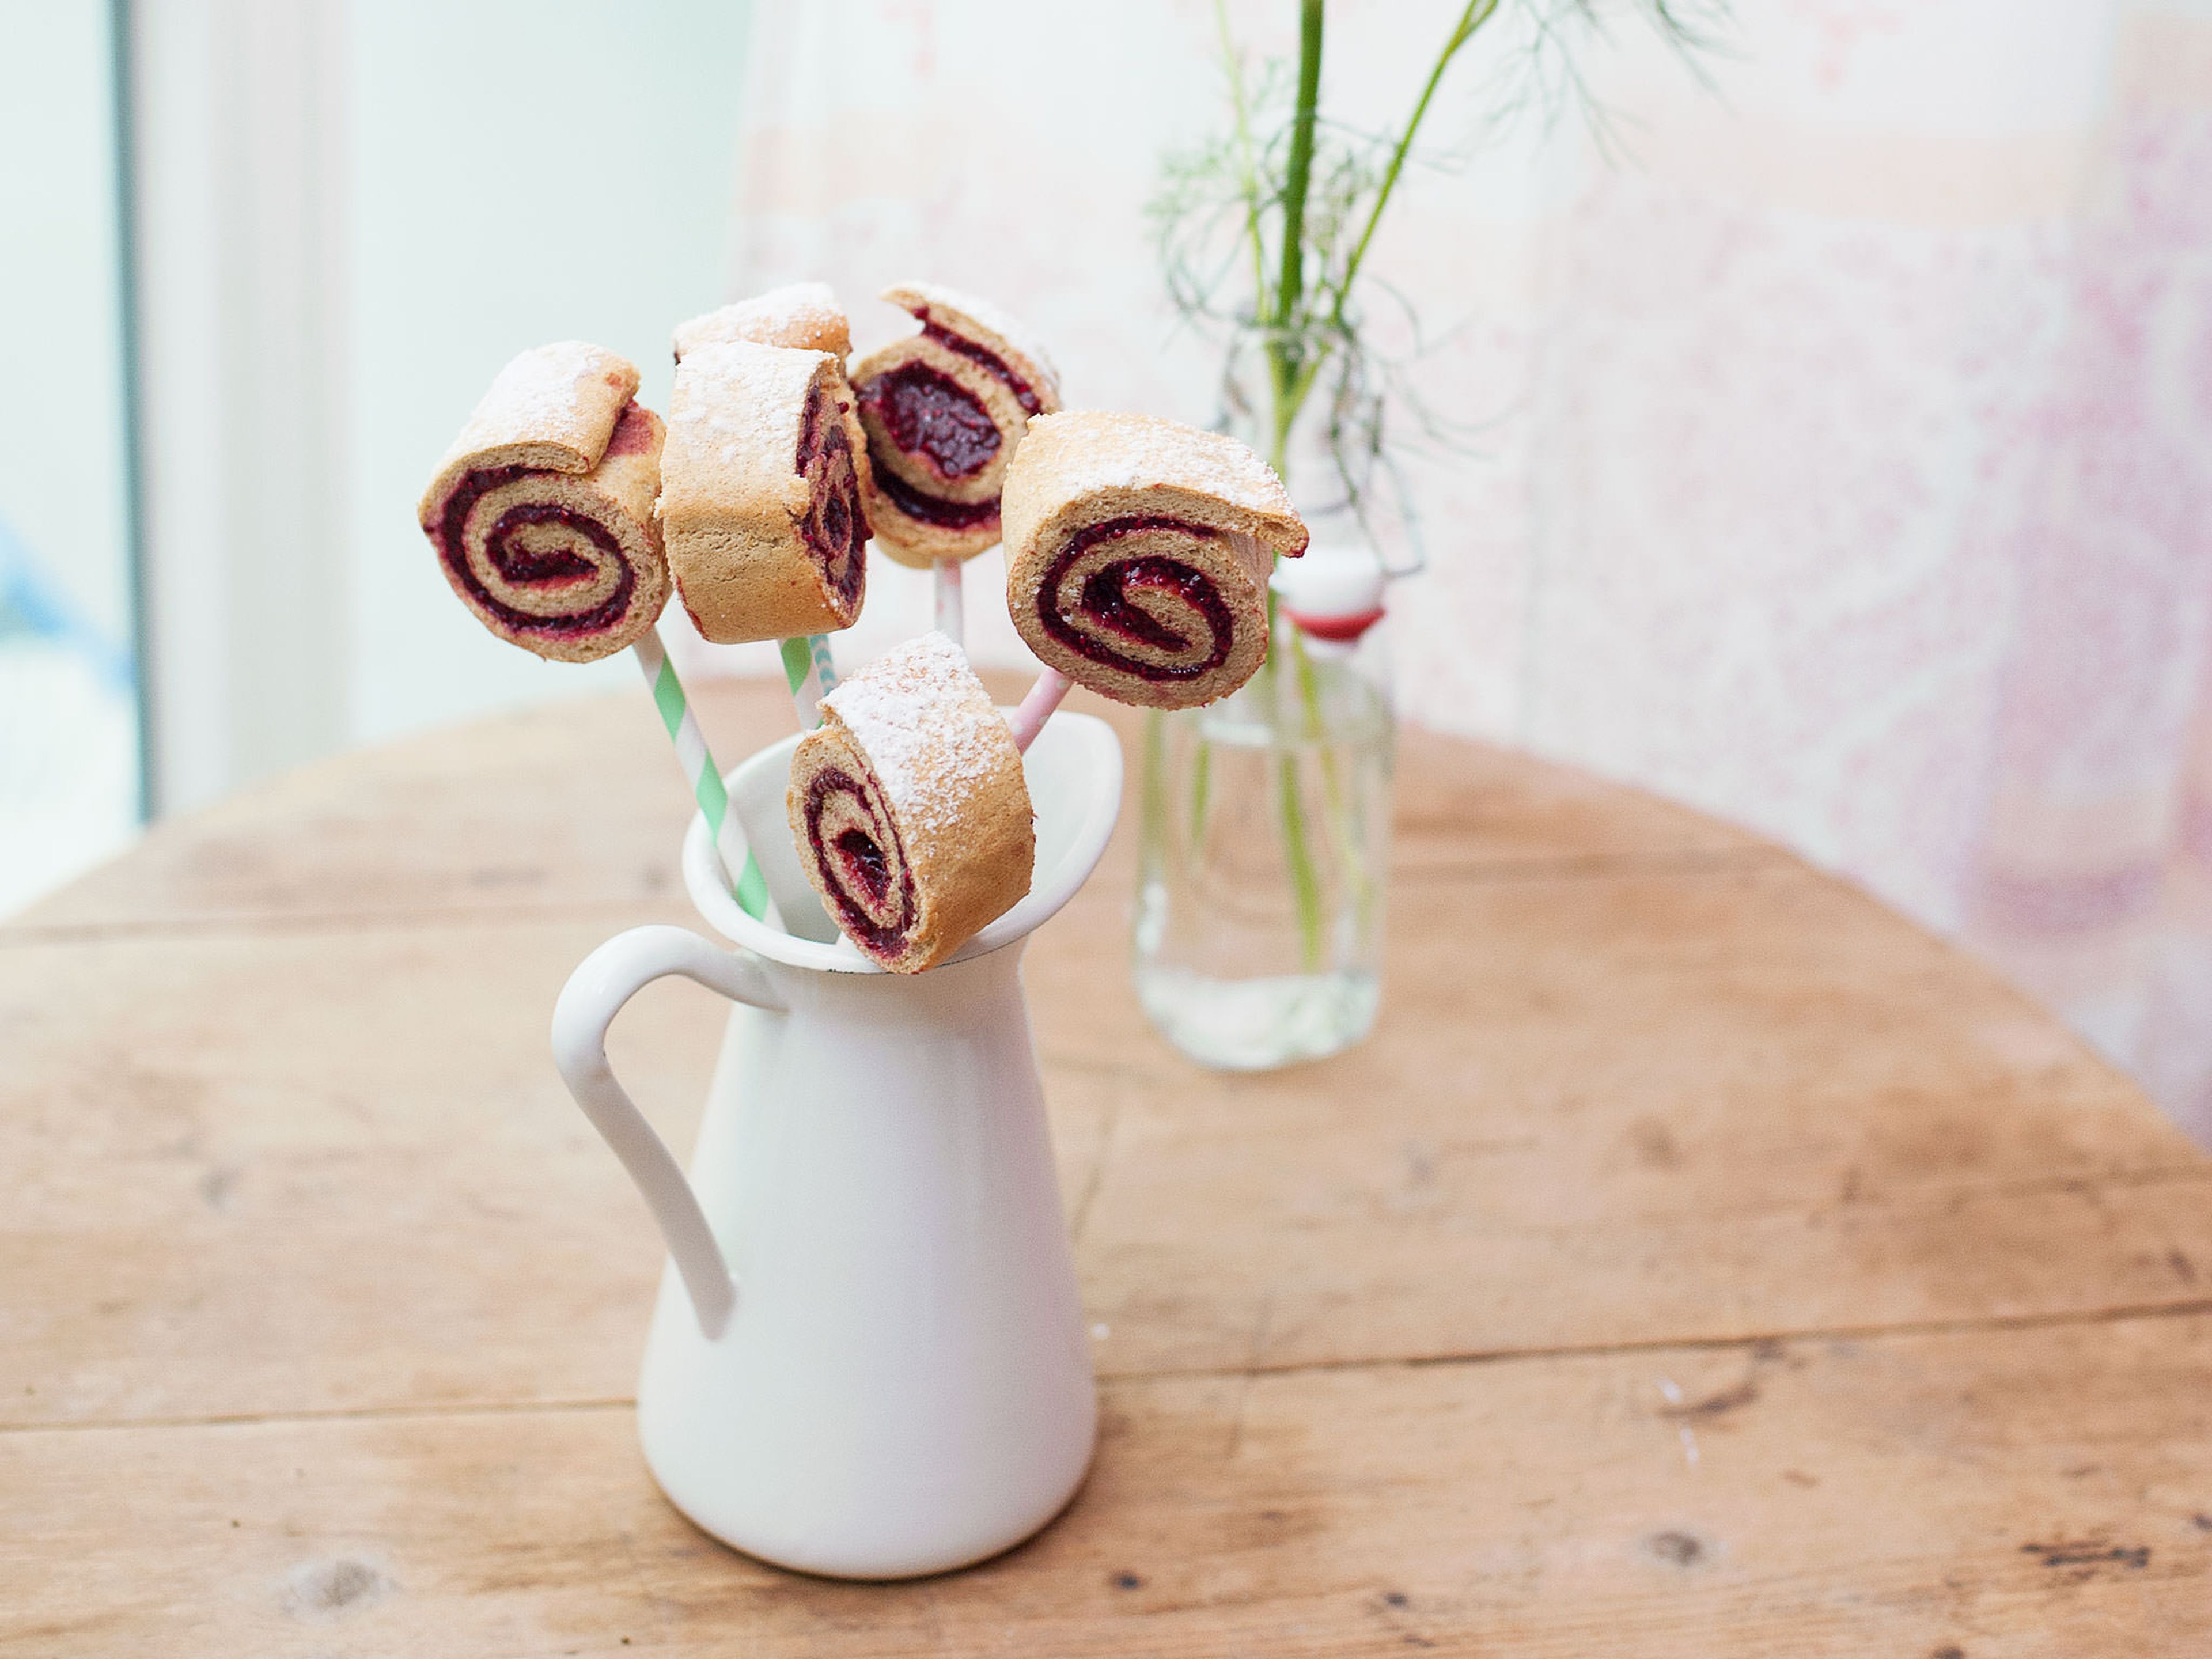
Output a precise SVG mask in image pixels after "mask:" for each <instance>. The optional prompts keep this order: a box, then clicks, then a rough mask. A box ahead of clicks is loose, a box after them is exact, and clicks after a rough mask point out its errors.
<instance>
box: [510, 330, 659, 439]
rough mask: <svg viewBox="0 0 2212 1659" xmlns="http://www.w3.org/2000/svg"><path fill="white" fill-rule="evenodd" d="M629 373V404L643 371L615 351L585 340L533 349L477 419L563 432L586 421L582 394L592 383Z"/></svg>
mask: <svg viewBox="0 0 2212 1659" xmlns="http://www.w3.org/2000/svg"><path fill="white" fill-rule="evenodd" d="M625 372H626V373H627V376H628V379H629V386H628V388H627V389H626V390H625V391H624V392H623V402H625V403H627V402H628V401H629V398H630V397H631V396H632V395H633V394H634V393H635V392H636V390H637V370H636V369H635V368H632V367H631V365H630V364H629V363H628V362H624V361H623V359H622V358H620V357H617V356H615V354H614V353H613V352H611V351H609V350H607V349H605V348H604V347H600V346H595V345H588V344H586V343H585V342H583V341H581V340H560V341H556V342H555V343H553V344H551V345H542V346H537V347H533V348H532V349H530V350H528V351H526V352H524V353H522V354H521V356H518V357H516V358H515V359H514V361H513V362H510V363H509V364H507V367H506V368H502V369H501V370H500V372H499V376H498V378H497V379H495V380H493V381H492V383H491V390H490V391H489V392H485V393H484V395H483V402H481V403H479V404H477V418H478V419H485V418H493V417H495V418H497V419H499V420H500V421H501V422H514V423H517V424H520V425H522V426H525V427H526V428H532V429H544V428H550V429H552V430H554V431H556V432H557V431H559V430H561V429H562V428H564V427H566V426H568V425H569V424H570V423H572V422H575V421H578V420H580V419H581V418H582V416H583V404H582V401H581V398H580V393H581V392H582V390H583V387H584V385H585V383H586V382H587V381H589V380H594V379H605V377H606V376H608V375H610V374H613V375H616V376H617V377H619V376H621V375H623V374H625Z"/></svg>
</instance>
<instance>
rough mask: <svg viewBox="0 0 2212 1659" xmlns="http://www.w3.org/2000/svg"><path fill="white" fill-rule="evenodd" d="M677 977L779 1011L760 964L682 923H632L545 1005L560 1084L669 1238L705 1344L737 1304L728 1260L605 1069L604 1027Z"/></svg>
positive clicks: (661, 1144) (654, 1137) (692, 1196)
mask: <svg viewBox="0 0 2212 1659" xmlns="http://www.w3.org/2000/svg"><path fill="white" fill-rule="evenodd" d="M671 974H681V975H684V978H686V979H688V980H693V981H696V982H697V983H699V984H701V985H703V986H705V987H707V988H708V990H710V991H719V992H720V993H721V994H723V995H724V996H726V997H728V998H730V999H731V1000H733V1001H737V1002H744V1003H750V1004H751V1005H752V1006H754V1007H756V1008H765V1009H768V1010H769V1011H770V1012H776V1013H781V1012H787V1010H786V1007H785V1004H784V1002H783V1000H782V999H781V997H779V996H777V995H776V994H775V987H774V986H772V985H771V984H769V977H768V975H766V974H765V973H763V971H762V970H761V966H760V964H759V963H757V962H756V961H754V960H753V959H752V958H751V957H744V956H734V955H732V954H731V953H730V952H729V951H723V950H720V949H718V948H716V947H715V946H714V945H710V944H708V942H707V941H706V940H705V939H702V938H700V937H699V935H698V934H696V933H690V932H689V931H687V930H686V929H684V928H682V927H633V928H631V929H630V930H629V932H628V933H617V934H616V935H615V936H614V937H613V938H612V939H609V940H608V941H607V942H606V943H605V945H601V946H599V949H598V950H596V951H592V954H591V955H589V956H587V957H585V958H584V959H583V961H582V962H581V963H579V964H578V965H577V968H576V971H575V972H574V973H573V974H571V975H568V983H567V984H566V985H564V986H562V987H561V1000H559V1001H558V1002H556V1003H555V1004H554V1005H553V1063H554V1064H555V1065H556V1066H558V1067H559V1068H560V1071H561V1080H562V1082H563V1083H565V1084H567V1085H568V1092H569V1093H570V1094H572V1095H574V1096H575V1097H576V1104H578V1105H579V1106H580V1107H582V1108H583V1109H584V1115H585V1116H586V1117H587V1118H589V1119H591V1121H592V1127H593V1128H595V1129H597V1130H598V1131H599V1133H600V1135H601V1136H602V1137H603V1138H604V1139H605V1141H606V1143H607V1145H608V1146H611V1147H612V1148H613V1149H614V1154H615V1156H616V1157H617V1158H620V1159H621V1160H622V1163H623V1168H624V1169H625V1170H629V1178H630V1179H631V1180H632V1181H633V1182H636V1183H637V1190H638V1192H639V1193H640V1194H641V1195H642V1196H643V1198H644V1199H645V1204H646V1207H647V1209H649V1210H651V1211H652V1212H653V1220H654V1221H656V1222H658V1223H659V1226H660V1236H661V1237H663V1238H665V1239H666V1240H667V1241H668V1254H669V1255H670V1256H671V1258H672V1259H673V1260H674V1261H675V1263H676V1271H677V1272H678V1273H681V1274H682V1275H683V1277H684V1289H685V1291H688V1292H690V1297H691V1310H692V1311H693V1312H694V1313H696V1315H697V1316H699V1328H700V1329H701V1330H702V1332H704V1333H705V1334H706V1335H707V1339H708V1340H709V1341H712V1340H714V1339H715V1338H717V1337H719V1336H720V1335H721V1334H722V1332H723V1331H724V1330H725V1329H726V1328H727V1327H728V1325H729V1322H730V1314H731V1311H732V1310H733V1309H734V1308H735V1307H736V1305H737V1285H736V1284H735V1282H734V1281H733V1280H732V1279H731V1277H730V1269H729V1264H728V1263H727V1262H726V1261H723V1259H722V1249H721V1246H720V1244H718V1243H716V1242H715V1239H714V1229H713V1228H712V1227H711V1226H709V1225H708V1221H707V1212H705V1211H704V1210H702V1209H701V1208H700V1207H699V1196H698V1194H696V1193H694V1192H693V1191H692V1190H691V1183H690V1182H689V1181H687V1180H685V1179H684V1168H683V1166H682V1165H681V1164H678V1163H677V1161H676V1158H675V1155H674V1154H673V1153H671V1152H670V1151H669V1150H668V1144H667V1143H666V1142H665V1141H664V1140H662V1139H661V1138H660V1137H659V1135H658V1134H657V1133H654V1132H653V1126H652V1125H651V1124H650V1123H647V1121H645V1115H644V1114H643V1113H642V1112H641V1111H639V1110H638V1109H637V1106H636V1103H635V1102H633V1101H632V1100H631V1099H630V1097H629V1093H628V1092H627V1091H625V1090H624V1089H623V1086H622V1085H621V1084H619V1083H617V1081H616V1080H615V1074H614V1071H613V1068H612V1067H611V1066H609V1065H608V1064H607V1027H609V1026H610V1025H611V1024H614V1020H615V1016H616V1015H617V1014H618V1013H620V1012H622V1011H623V1005H624V1004H626V1003H627V1002H629V1000H630V999H631V998H632V997H634V996H635V995H636V994H638V993H639V992H640V991H641V990H643V989H644V988H645V987H647V986H648V985H650V984H652V983H653V981H655V980H657V979H665V978H666V977H667V976H668V975H671Z"/></svg>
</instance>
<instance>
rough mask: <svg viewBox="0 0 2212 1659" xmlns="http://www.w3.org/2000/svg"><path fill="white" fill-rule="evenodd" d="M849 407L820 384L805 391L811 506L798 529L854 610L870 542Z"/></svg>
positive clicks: (830, 584)
mask: <svg viewBox="0 0 2212 1659" xmlns="http://www.w3.org/2000/svg"><path fill="white" fill-rule="evenodd" d="M846 409H847V405H846V404H843V403H842V402H841V401H839V400H838V399H836V398H832V397H831V396H830V395H829V392H826V391H825V390H823V387H822V386H821V385H820V384H819V383H817V384H816V386H815V387H814V389H813V390H812V391H811V392H808V393H807V397H806V422H805V430H804V431H803V432H802V433H801V434H800V435H799V455H798V467H799V474H800V476H801V477H804V478H805V480H806V486H807V489H809V491H810V492H811V495H812V497H813V505H812V506H811V507H809V508H808V509H807V514H806V519H805V522H804V523H802V524H801V525H800V526H799V537H800V538H801V539H802V540H804V541H805V544H806V550H807V551H808V552H809V553H811V555H812V556H813V557H814V561H815V562H816V563H817V564H818V565H819V566H820V567H821V568H822V582H823V586H825V587H827V588H828V589H829V591H830V592H832V593H833V594H835V595H836V600H837V609H838V610H839V611H840V612H842V613H845V614H850V613H851V612H852V611H854V609H855V608H856V607H857V606H858V605H859V604H860V587H861V584H862V583H863V582H864V581H865V580H866V577H867V561H866V558H865V557H864V556H863V554H862V551H861V550H862V549H863V548H865V547H866V545H867V540H868V519H867V514H866V512H865V511H864V510H863V509H862V507H861V506H860V473H859V471H858V469H857V468H856V467H855V466H854V461H853V441H852V439H851V438H850V437H849V436H848V435H847V433H846V430H845V421H844V416H845V413H846Z"/></svg>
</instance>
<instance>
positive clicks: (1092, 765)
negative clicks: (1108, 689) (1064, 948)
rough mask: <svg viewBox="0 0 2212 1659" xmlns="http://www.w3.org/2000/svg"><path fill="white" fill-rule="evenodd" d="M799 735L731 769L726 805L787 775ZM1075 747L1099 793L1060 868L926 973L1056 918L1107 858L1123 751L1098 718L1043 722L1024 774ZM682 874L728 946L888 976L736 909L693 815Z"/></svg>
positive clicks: (837, 944) (840, 948) (842, 949)
mask: <svg viewBox="0 0 2212 1659" xmlns="http://www.w3.org/2000/svg"><path fill="white" fill-rule="evenodd" d="M801 735H802V734H801V733H799V732H793V733H792V734H791V735H790V736H788V737H787V738H781V739H780V740H779V741H777V742H775V743H772V744H769V745H768V746H767V747H766V748H764V749H761V750H757V751H755V752H754V753H753V754H751V755H750V756H748V757H746V758H745V759H744V760H743V761H741V762H740V763H738V764H737V765H736V766H734V767H732V768H731V769H730V770H729V771H728V772H727V773H726V775H725V776H724V779H723V783H724V787H726V790H727V791H728V793H729V794H730V796H731V798H732V799H733V800H734V799H736V797H737V793H738V786H739V783H740V781H742V780H744V778H746V777H747V776H748V775H750V774H751V773H753V772H755V771H757V770H759V769H763V768H765V767H769V766H778V765H780V766H781V769H782V770H783V771H784V773H785V774H786V775H788V774H789V772H790V769H791V752H792V750H794V749H796V748H797V747H798V746H799V738H800V736H801ZM1072 743H1073V744H1083V745H1084V746H1085V747H1086V748H1087V749H1089V750H1091V754H1089V755H1088V756H1086V757H1084V758H1083V763H1082V767H1081V770H1082V772H1083V774H1084V775H1086V776H1088V777H1090V778H1091V779H1092V780H1093V781H1094V782H1095V785H1096V787H1095V788H1094V789H1093V791H1092V793H1091V799H1089V801H1088V802H1086V803H1085V806H1084V810H1083V815H1082V818H1081V820H1080V821H1079V823H1078V824H1077V827H1076V832H1075V836H1074V837H1073V840H1072V841H1071V842H1069V844H1068V848H1067V851H1066V853H1065V854H1063V855H1062V856H1061V858H1060V864H1059V867H1058V868H1057V869H1055V870H1053V871H1050V872H1043V871H1040V872H1037V873H1036V878H1033V879H1032V880H1031V882H1030V890H1029V891H1028V892H1027V893H1026V894H1024V896H1022V897H1021V899H1020V900H1019V901H1018V902H1016V903H1015V905H1014V907H1013V908H1012V909H1010V910H1008V911H1007V912H1006V914H1005V915H1002V916H1000V917H999V918H998V919H997V920H996V921H993V922H991V923H989V924H988V925H987V926H986V927H983V928H981V930H980V931H978V932H977V933H976V934H975V937H974V938H973V939H969V941H968V942H967V943H966V944H965V945H962V946H961V947H960V948H959V949H958V950H957V951H954V952H953V953H952V954H951V956H949V957H946V958H945V960H944V961H943V962H941V963H938V964H937V967H936V968H930V969H925V970H924V972H925V973H934V972H936V971H937V968H950V967H952V966H954V965H956V964H957V963H963V962H972V961H974V960H975V959H976V958H977V957H986V956H989V955H990V954H992V953H993V952H994V951H1002V950H1004V949H1005V948H1006V946H1008V945H1013V944H1017V943H1018V942H1019V941H1020V940H1022V939H1025V938H1027V937H1028V936H1029V935H1030V933H1034V932H1036V929H1037V928H1039V927H1042V926H1043V925H1044V924H1045V923H1046V922H1048V921H1050V920H1051V919H1052V918H1053V917H1054V915H1057V914H1059V912H1060V909H1061V908H1062V907H1063V906H1065V905H1066V903H1067V902H1068V900H1070V899H1072V898H1073V897H1074V896H1075V895H1076V893H1077V892H1078V891H1079V890H1080V889H1081V888H1082V886H1083V884H1084V883H1085V882H1086V881H1088V880H1089V879H1090V878H1091V872H1092V871H1094V870H1096V869H1097V867H1098V860H1100V859H1101V858H1103V857H1104V856H1105V853H1106V845H1107V842H1109V841H1111V840H1112V839H1113V835H1114V827H1115V823H1117V822H1118V821H1119V819H1120V817H1121V741H1120V739H1119V738H1117V737H1116V736H1115V732H1114V728H1113V727H1112V726H1109V725H1108V724H1107V723H1106V722H1105V721H1104V720H1100V719H1099V718H1098V717H1097V715H1095V714H1078V713H1076V712H1074V711H1073V710H1071V709H1062V710H1061V711H1060V712H1059V713H1058V714H1054V716H1053V717H1052V719H1051V720H1048V722H1047V723H1046V725H1045V728H1044V730H1043V731H1042V732H1039V733H1038V734H1037V738H1036V742H1035V743H1033V744H1030V751H1029V754H1028V755H1027V756H1026V757H1024V771H1025V772H1026V771H1027V769H1028V767H1029V764H1030V763H1031V762H1033V761H1035V760H1036V758H1037V757H1038V755H1039V751H1041V750H1042V751H1044V752H1045V753H1046V754H1048V755H1049V754H1051V753H1053V752H1054V751H1056V750H1060V749H1062V748H1065V747H1066V745H1067V744H1072ZM1032 799H1034V797H1032ZM683 871H684V890H685V891H686V892H687V893H688V894H689V895H690V899H691V903H692V905H693V907H694V908H696V909H697V911H698V912H699V915H700V917H701V919H702V921H705V922H706V923H707V925H708V927H712V928H714V931H715V932H716V933H720V934H721V935H722V937H723V938H725V939H728V940H729V941H730V942H731V943H732V944H733V945H739V946H742V947H743V948H744V949H745V950H748V951H752V952H753V953H754V954H755V955H757V956H761V957H766V958H767V959H768V960H769V961H770V962H775V963H781V964H782V965H783V966H785V967H787V968H805V969H813V970H815V971H817V972H820V973H835V974H887V973H889V972H890V969H886V968H884V966H882V965H881V964H880V963H875V962H872V961H870V960H869V959H868V958H867V957H864V956H862V955H861V954H860V951H858V950H857V949H856V948H854V945H853V944H852V943H851V941H849V940H848V939H846V938H844V936H843V935H842V934H840V935H839V936H838V938H837V939H836V940H835V941H834V942H832V943H829V944H823V943H822V942H820V941H818V940H815V939H802V938H800V937H799V935H798V934H796V933H787V932H785V931H784V930H782V929H781V928H775V927H769V925H768V924H767V923H766V922H764V921H760V920H758V919H757V918H756V917H753V916H750V915H746V914H745V912H744V910H743V909H742V908H739V906H738V902H737V898H736V896H734V895H733V894H732V893H731V892H730V890H728V889H727V888H726V886H725V885H724V884H723V878H722V873H721V865H720V860H718V859H717V858H716V857H715V856H714V844H713V842H712V841H711V840H710V838H709V837H708V832H707V818H706V815H705V814H704V813H703V812H697V811H695V812H693V813H692V815H691V821H690V823H689V825H687V826H686V828H685V829H684V850H683Z"/></svg>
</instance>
